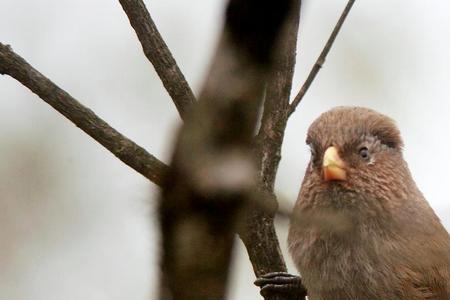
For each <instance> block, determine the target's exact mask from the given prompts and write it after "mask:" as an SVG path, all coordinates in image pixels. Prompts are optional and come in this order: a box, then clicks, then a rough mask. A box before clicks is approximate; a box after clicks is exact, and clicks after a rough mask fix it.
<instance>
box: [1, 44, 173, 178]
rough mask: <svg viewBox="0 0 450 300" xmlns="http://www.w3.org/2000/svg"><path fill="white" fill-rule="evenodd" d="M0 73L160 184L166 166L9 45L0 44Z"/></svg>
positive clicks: (139, 171)
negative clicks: (13, 79) (18, 83)
mask: <svg viewBox="0 0 450 300" xmlns="http://www.w3.org/2000/svg"><path fill="white" fill-rule="evenodd" d="M0 74H6V75H9V76H11V77H13V78H15V79H16V80H17V81H19V82H20V83H22V84H23V85H24V86H26V87H27V88H28V89H30V90H31V91H32V92H33V93H35V94H36V95H38V96H39V97H40V98H41V99H42V100H44V101H45V102H47V103H48V104H50V105H51V106H52V107H53V108H54V109H56V110H57V111H58V112H60V113H61V114H62V115H64V116H65V117H66V118H67V119H69V120H70V121H72V123H74V124H75V125H76V126H77V127H79V128H80V129H81V130H83V131H84V132H86V133H87V134H88V135H90V136H91V137H92V138H93V139H94V140H96V141H97V142H99V143H100V144H102V145H103V146H104V147H105V148H106V149H108V150H109V151H110V152H111V153H113V154H114V155H115V156H116V157H118V158H119V159H120V160H121V161H123V162H124V163H125V164H127V165H128V166H130V167H131V168H133V169H134V170H136V171H137V172H138V173H141V174H142V175H143V176H145V177H146V178H148V179H149V180H150V181H152V182H154V183H156V184H158V185H161V183H162V181H163V177H164V174H165V173H166V171H167V166H166V165H165V164H164V163H162V162H161V161H159V160H158V159H157V158H156V157H154V156H153V155H151V154H150V153H148V152H147V151H146V150H145V149H143V148H142V147H140V146H139V145H137V144H136V143H134V142H133V141H132V140H130V139H128V138H127V137H125V136H124V135H122V134H121V133H120V132H118V131H117V130H115V129H114V128H112V127H111V126H110V125H109V124H108V123H106V122H105V121H103V120H102V119H101V118H99V117H98V116H97V115H96V114H95V113H94V112H93V111H92V110H90V109H89V108H87V107H85V106H83V105H82V104H81V103H80V102H78V101H77V100H76V99H75V98H73V97H72V96H71V95H69V94H68V93H67V92H66V91H64V90H62V89H61V88H60V87H58V86H57V85H56V84H54V83H53V82H52V81H50V80H49V79H48V78H46V77H45V76H44V75H42V74H41V73H39V72H38V71H37V70H36V69H34V68H33V67H32V66H31V65H30V64H28V63H27V62H26V61H25V60H24V59H23V58H22V57H20V56H19V55H17V54H16V53H14V51H13V50H12V49H11V47H10V46H8V45H4V44H2V43H0Z"/></svg>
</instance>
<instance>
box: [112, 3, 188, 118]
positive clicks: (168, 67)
mask: <svg viewBox="0 0 450 300" xmlns="http://www.w3.org/2000/svg"><path fill="white" fill-rule="evenodd" d="M119 2H120V4H121V5H122V8H123V10H124V11H125V13H126V14H127V16H128V19H129V20H130V23H131V26H132V27H133V28H134V30H135V32H136V34H137V36H138V38H139V41H140V42H141V45H142V49H143V50H144V54H145V56H146V57H147V58H148V60H149V61H150V62H151V63H152V65H153V67H154V68H155V70H156V73H158V76H159V78H160V79H161V81H162V83H163V85H164V87H165V89H166V90H167V92H168V93H169V95H170V97H171V98H172V100H173V102H174V103H175V106H176V108H177V110H178V112H179V114H180V116H181V118H182V119H183V120H186V114H187V113H188V111H189V110H190V108H191V107H192V105H193V104H194V103H195V96H194V93H193V92H192V90H191V88H190V87H189V84H188V83H187V81H186V79H185V77H184V75H183V73H182V72H181V70H180V68H179V67H178V65H177V63H176V61H175V59H174V58H173V56H172V53H171V52H170V50H169V48H168V47H167V45H166V43H165V42H164V40H163V38H162V37H161V34H160V33H159V31H158V29H157V28H156V25H155V23H154V22H153V20H152V17H151V16H150V13H149V12H148V10H147V8H146V7H145V4H144V2H143V1H142V0H119Z"/></svg>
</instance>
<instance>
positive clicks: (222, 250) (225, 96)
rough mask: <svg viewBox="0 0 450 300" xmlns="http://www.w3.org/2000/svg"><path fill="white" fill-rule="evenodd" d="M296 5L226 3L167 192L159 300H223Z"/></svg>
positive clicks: (237, 0) (285, 1) (177, 149)
mask: <svg viewBox="0 0 450 300" xmlns="http://www.w3.org/2000/svg"><path fill="white" fill-rule="evenodd" d="M292 2H293V1H291V0H283V1H277V2H273V1H259V0H231V1H230V2H229V5H228V8H227V13H226V24H225V29H224V33H223V36H222V39H221V42H220V44H219V47H218V48H217V49H218V50H217V53H216V55H215V58H214V60H213V63H212V65H211V68H210V72H209V75H208V76H207V80H206V82H205V84H204V88H203V91H202V93H201V94H200V100H199V102H198V104H197V105H196V107H195V108H194V109H193V111H192V114H191V115H190V116H189V118H188V120H187V121H186V122H185V124H184V126H183V128H182V129H181V132H180V135H179V137H178V142H177V145H176V146H175V151H174V154H173V158H172V163H171V166H170V170H169V173H168V176H167V178H166V179H167V181H166V183H165V185H164V187H163V201H161V202H160V205H161V207H160V216H161V230H162V238H163V261H162V268H163V281H162V284H161V292H160V298H162V299H180V300H191V299H211V300H214V299H223V298H224V295H225V290H226V289H225V288H226V284H227V278H228V270H229V266H230V258H231V250H232V247H233V242H234V234H235V232H236V229H237V224H238V220H239V218H238V217H239V216H240V215H241V212H242V211H243V210H244V209H245V208H246V207H247V206H246V204H247V203H249V202H250V201H249V200H250V199H249V198H250V197H251V195H253V194H255V193H254V192H255V189H256V187H257V180H256V178H257V172H256V169H257V167H256V165H255V162H254V159H253V157H254V155H253V141H254V140H253V133H254V130H255V126H256V121H257V112H258V108H259V106H260V102H261V99H262V96H263V91H264V85H265V82H266V79H267V78H268V76H269V75H270V73H271V71H272V66H273V64H272V63H273V60H272V58H273V55H274V49H275V46H274V45H276V44H277V42H278V41H279V34H280V31H281V28H282V25H283V23H284V20H285V18H286V17H287V15H288V12H289V11H290V10H291V9H292ZM247 215H248V214H247ZM272 228H273V227H272ZM275 238H276V237H275ZM254 242H256V243H257V242H259V240H255V241H254ZM260 254H263V253H262V252H260Z"/></svg>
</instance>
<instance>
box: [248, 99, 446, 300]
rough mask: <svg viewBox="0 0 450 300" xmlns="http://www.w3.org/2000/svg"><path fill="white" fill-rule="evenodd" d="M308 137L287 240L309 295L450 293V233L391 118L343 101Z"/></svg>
mask: <svg viewBox="0 0 450 300" xmlns="http://www.w3.org/2000/svg"><path fill="white" fill-rule="evenodd" d="M306 143H307V144H308V145H309V146H310V148H311V160H310V162H309V165H308V168H307V170H306V174H305V177H304V180H303V183H302V187H301V190H300V194H299V197H298V200H297V202H296V204H295V207H294V211H293V215H292V220H291V226H290V230H289V236H288V244H289V251H290V253H291V255H292V258H293V260H294V262H295V265H296V267H297V268H298V270H299V272H300V274H301V276H302V279H301V282H302V283H303V286H304V287H305V288H306V290H307V293H308V298H309V300H344V299H345V300H365V299H367V300H369V299H370V300H374V299H386V300H387V299H389V300H416V299H417V300H418V299H421V300H423V299H434V300H444V299H445V300H448V299H450V237H449V234H448V233H447V231H446V230H445V229H444V227H443V226H442V224H441V222H440V220H439V219H438V217H437V216H436V215H435V213H434V212H433V210H432V208H431V207H430V206H429V204H428V203H427V201H426V200H425V198H424V197H423V195H422V193H421V192H420V191H419V189H418V188H417V186H416V184H415V182H414V180H413V178H412V177H411V173H410V171H409V169H408V166H407V164H406V162H405V161H404V159H403V155H402V147H403V142H402V139H401V137H400V132H399V130H398V129H397V127H396V126H395V123H394V121H393V120H392V119H390V118H388V117H386V116H384V115H382V114H380V113H377V112H375V111H373V110H371V109H367V108H362V107H337V108H334V109H332V110H330V111H328V112H325V113H324V114H322V115H321V116H320V117H319V118H318V119H316V120H315V121H314V122H313V124H312V125H311V126H310V128H309V130H308V136H307V139H306ZM256 284H257V285H259V286H261V287H262V290H261V293H262V294H263V295H264V294H268V293H274V292H275V293H278V292H281V293H291V294H292V293H293V294H294V295H293V299H295V297H296V296H297V297H298V296H300V295H301V294H304V293H305V290H304V289H302V286H301V283H300V279H299V277H297V276H294V275H290V274H285V273H270V274H267V275H265V276H263V277H262V278H260V279H258V280H257V281H256ZM295 294H297V295H295Z"/></svg>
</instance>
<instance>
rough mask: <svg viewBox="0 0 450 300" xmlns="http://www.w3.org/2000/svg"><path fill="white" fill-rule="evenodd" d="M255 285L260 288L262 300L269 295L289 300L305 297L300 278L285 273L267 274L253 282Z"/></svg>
mask: <svg viewBox="0 0 450 300" xmlns="http://www.w3.org/2000/svg"><path fill="white" fill-rule="evenodd" d="M254 283H255V285H256V286H259V287H260V288H261V290H260V292H259V293H260V294H261V296H263V297H264V298H265V297H266V296H269V295H286V296H290V297H289V299H299V298H300V297H302V296H303V297H304V296H306V289H305V287H304V286H303V284H302V280H301V278H300V276H297V275H292V274H289V273H285V272H272V273H267V274H264V275H262V276H261V277H259V278H258V279H256V280H255V282H254Z"/></svg>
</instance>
